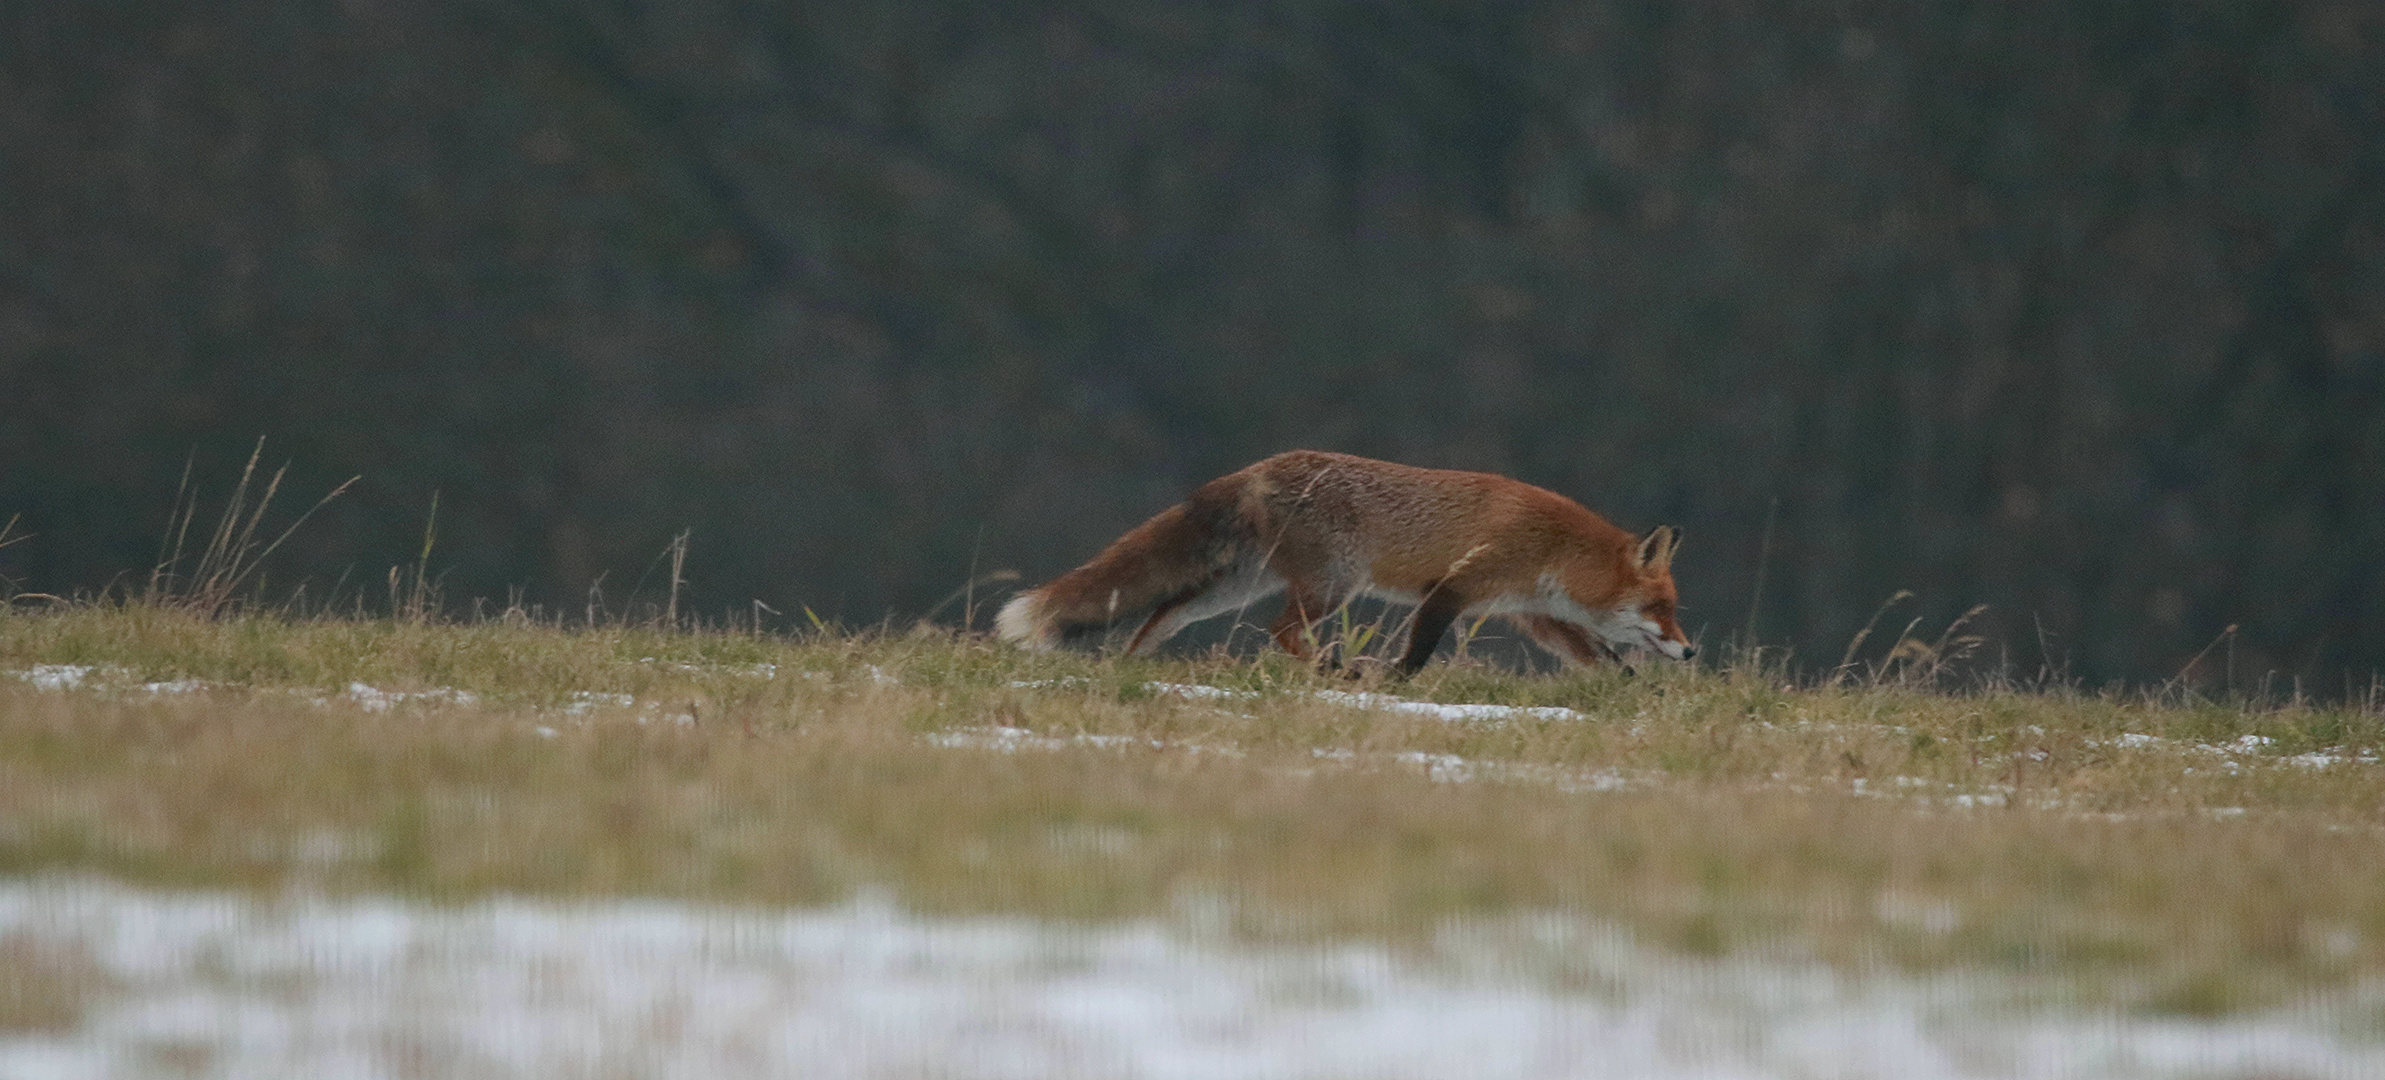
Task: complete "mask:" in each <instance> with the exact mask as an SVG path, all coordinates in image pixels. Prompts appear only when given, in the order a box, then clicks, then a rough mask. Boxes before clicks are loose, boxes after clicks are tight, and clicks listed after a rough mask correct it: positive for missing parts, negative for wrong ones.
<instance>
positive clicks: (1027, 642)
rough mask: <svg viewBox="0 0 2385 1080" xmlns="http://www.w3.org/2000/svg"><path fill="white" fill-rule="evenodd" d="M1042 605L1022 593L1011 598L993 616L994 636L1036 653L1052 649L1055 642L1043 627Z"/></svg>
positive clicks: (1030, 596)
mask: <svg viewBox="0 0 2385 1080" xmlns="http://www.w3.org/2000/svg"><path fill="white" fill-rule="evenodd" d="M1041 609H1042V605H1041V604H1038V603H1036V596H1035V594H1034V593H1031V592H1023V593H1020V594H1018V595H1017V596H1014V597H1011V598H1010V602H1009V603H1007V604H1004V605H1002V610H1001V611H1000V612H999V613H997V614H996V615H995V616H994V634H995V636H997V637H999V638H1001V639H1002V640H1004V641H1007V642H1010V643H1011V644H1013V645H1017V646H1020V647H1022V648H1028V649H1034V650H1036V651H1038V652H1041V651H1044V650H1047V649H1050V648H1052V647H1053V646H1054V645H1055V644H1057V642H1055V641H1053V640H1052V639H1053V637H1054V635H1053V634H1052V632H1051V630H1050V628H1048V627H1046V626H1045V625H1044V619H1043V611H1042V610H1041Z"/></svg>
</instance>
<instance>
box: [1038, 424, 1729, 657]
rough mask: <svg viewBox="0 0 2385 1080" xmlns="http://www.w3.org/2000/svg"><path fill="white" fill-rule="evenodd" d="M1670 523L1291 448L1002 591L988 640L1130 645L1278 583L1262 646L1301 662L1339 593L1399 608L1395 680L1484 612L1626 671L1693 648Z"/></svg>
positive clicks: (1456, 476) (1148, 644)
mask: <svg viewBox="0 0 2385 1080" xmlns="http://www.w3.org/2000/svg"><path fill="white" fill-rule="evenodd" d="M1680 544H1681V530H1679V529H1677V528H1674V527H1673V526H1670V525H1659V526H1657V527H1655V528H1654V529H1651V530H1650V531H1649V532H1648V534H1647V535H1645V536H1637V535H1634V534H1632V533H1630V532H1627V531H1625V530H1624V529H1622V528H1620V527H1618V526H1616V525H1615V524H1613V523H1611V522H1609V521H1608V520H1607V519H1605V518H1603V517H1600V516H1598V515H1597V514H1595V513H1592V512H1591V511H1590V510H1589V509H1588V508H1586V507H1584V506H1583V505H1582V504H1580V503H1578V502H1575V501H1573V500H1572V499H1569V498H1566V497H1565V496H1563V495H1559V494H1557V493H1556V492H1554V491H1550V490H1548V489H1546V488H1540V487H1535V486H1533V485H1531V484H1527V483H1524V482H1523V481H1521V480H1515V479H1511V478H1509V477H1505V476H1499V475H1496V474H1493V473H1479V472H1461V471H1456V470H1451V469H1427V468H1420V467H1417V466H1413V465H1400V464H1396V463H1393V462H1389V461H1377V460H1374V459H1372V458H1363V457H1357V456H1354V455H1350V454H1337V453H1330V452H1327V451H1323V450H1291V451H1286V452H1284V453H1280V454H1276V455H1275V456H1273V457H1269V458H1266V459H1264V460H1262V461H1259V462H1257V463H1255V464H1252V465H1250V466H1248V467H1246V468H1243V469H1241V470H1239V471H1236V472H1232V473H1228V474H1226V475H1225V476H1221V477H1218V478H1217V479H1215V480H1211V481H1209V482H1208V483H1206V484H1203V485H1201V486H1200V487H1199V488H1197V489H1195V490H1194V491H1193V493H1192V494H1191V496H1190V497H1188V498H1186V499H1185V500H1184V501H1183V502H1181V503H1178V504H1176V505H1174V506H1171V507H1169V508H1167V509H1165V510H1162V511H1160V512H1159V513H1158V514H1156V515H1154V516H1153V517H1152V518H1151V519H1150V520H1148V521H1145V522H1143V523H1142V524H1140V525H1137V526H1135V527H1134V528H1132V529H1130V530H1128V531H1127V532H1126V534H1125V535H1123V536H1120V537H1119V538H1118V539H1116V540H1114V541H1112V542H1111V543H1110V545H1109V546H1108V547H1106V548H1104V549H1102V551H1101V553H1100V554H1098V555H1095V556H1094V557H1093V559H1092V561H1090V562H1087V563H1085V564H1084V565H1083V566H1079V567H1077V568H1076V569H1074V570H1070V571H1069V572H1067V573H1065V574H1062V575H1060V576H1059V577H1057V578H1054V579H1052V580H1051V581H1049V582H1047V583H1045V584H1043V585H1040V586H1037V587H1036V588H1033V589H1028V590H1025V591H1023V592H1020V593H1018V594H1017V595H1015V596H1013V597H1012V598H1011V599H1010V600H1009V602H1007V603H1005V604H1004V605H1003V606H1002V608H1001V609H1000V611H999V612H998V613H997V614H996V615H995V619H994V627H995V634H996V636H997V637H999V638H1000V639H1002V640H1004V641H1008V642H1011V643H1013V644H1015V645H1019V646H1022V647H1025V648H1028V649H1031V650H1049V649H1056V648H1060V647H1062V646H1063V645H1065V644H1073V643H1077V642H1081V641H1083V640H1085V639H1088V638H1094V639H1099V638H1105V637H1106V636H1107V635H1108V634H1109V632H1110V631H1111V630H1112V629H1113V628H1115V627H1118V626H1121V625H1123V624H1124V623H1126V622H1127V621H1128V620H1135V619H1139V620H1140V624H1139V626H1138V628H1137V629H1136V630H1135V631H1134V634H1133V636H1132V637H1131V638H1129V639H1128V641H1127V645H1126V651H1127V653H1128V654H1130V655H1131V654H1135V653H1141V652H1147V651H1150V650H1152V649H1156V648H1158V647H1159V645H1160V644H1161V643H1163V642H1165V641H1167V640H1168V639H1169V638H1171V637H1173V636H1175V635H1176V634H1177V633H1178V632H1179V631H1181V630H1183V629H1184V628H1185V627H1187V626H1190V625H1192V624H1193V623H1196V622H1200V621H1202V620H1204V619H1209V618H1213V617H1215V616H1218V615H1222V614H1225V613H1226V612H1229V611H1237V610H1241V609H1244V608H1246V607H1248V606H1249V605H1252V604H1255V603H1258V602H1259V601H1262V600H1265V599H1267V598H1269V597H1271V596H1273V595H1275V594H1276V593H1279V592H1280V593H1283V594H1285V599H1284V606H1283V611H1282V613H1281V614H1280V615H1278V616H1277V617H1276V619H1275V621H1274V622H1273V624H1271V625H1270V626H1269V628H1268V635H1269V637H1270V638H1272V639H1273V640H1274V642H1275V644H1276V645H1277V646H1278V647H1279V648H1281V649H1283V650H1284V651H1285V652H1288V653H1290V654H1292V655H1293V656H1295V657H1298V658H1301V659H1304V660H1309V661H1310V662H1312V663H1313V662H1316V660H1317V657H1316V655H1315V653H1314V650H1312V648H1311V646H1312V645H1313V644H1314V643H1315V641H1316V639H1315V636H1314V634H1313V631H1314V629H1315V627H1316V626H1317V624H1318V623H1320V622H1322V621H1323V620H1324V619H1325V618H1326V617H1327V616H1329V615H1331V614H1332V613H1333V612H1335V611H1337V610H1339V609H1340V608H1341V607H1342V606H1343V605H1345V604H1347V603H1349V602H1350V601H1351V600H1352V599H1353V598H1356V597H1359V596H1372V597H1376V598H1379V599H1382V600H1386V601H1389V602H1392V603H1395V604H1401V605H1408V606H1412V607H1413V608H1414V609H1415V611H1414V614H1413V616H1412V618H1411V619H1410V620H1409V622H1410V627H1409V633H1408V641H1407V645H1406V648H1405V650H1404V651H1403V652H1402V654H1401V656H1400V659H1399V662H1398V664H1397V665H1396V669H1397V671H1398V674H1399V675H1400V677H1402V678H1406V677H1408V676H1412V675H1414V674H1415V673H1416V672H1417V671H1418V670H1420V669H1422V668H1423V667H1424V665H1425V663H1426V661H1428V660H1430V659H1431V658H1432V655H1433V650H1434V649H1435V648H1437V647H1438V646H1439V644H1440V641H1441V637H1442V635H1443V634H1444V633H1446V632H1447V631H1448V629H1449V627H1450V625H1451V624H1452V623H1454V622H1456V621H1457V620H1458V619H1460V618H1468V617H1476V616H1482V617H1498V618H1500V619H1502V620H1504V621H1505V622H1507V623H1509V624H1511V625H1513V626H1514V627H1516V628H1517V629H1518V630H1520V631H1521V632H1522V633H1523V634H1524V635H1525V636H1526V637H1527V638H1529V639H1531V640H1532V641H1533V642H1534V643H1535V644H1537V645H1539V646H1540V647H1541V648H1542V649H1545V650H1547V651H1548V652H1549V653H1551V654H1553V655H1554V656H1556V657H1557V658H1558V659H1559V660H1561V661H1563V662H1565V663H1567V664H1572V665H1578V666H1582V667H1597V666H1601V665H1604V664H1615V665H1618V666H1621V667H1622V668H1623V670H1624V671H1626V672H1629V671H1630V670H1631V669H1630V667H1629V665H1628V664H1625V663H1624V661H1623V656H1622V653H1623V651H1624V650H1639V649H1649V650H1653V651H1655V652H1657V653H1659V654H1661V655H1663V656H1666V657H1669V658H1671V659H1674V660H1688V659H1690V658H1691V657H1693V656H1695V655H1697V647H1696V646H1695V645H1692V644H1691V643H1690V641H1689V638H1688V637H1687V636H1686V635H1684V634H1683V633H1682V632H1681V624H1680V622H1679V621H1678V618H1677V615H1676V607H1677V605H1678V603H1679V600H1678V595H1677V593H1676V590H1675V588H1674V585H1673V569H1672V567H1673V554H1674V552H1675V551H1676V550H1677V549H1678V548H1679V547H1680Z"/></svg>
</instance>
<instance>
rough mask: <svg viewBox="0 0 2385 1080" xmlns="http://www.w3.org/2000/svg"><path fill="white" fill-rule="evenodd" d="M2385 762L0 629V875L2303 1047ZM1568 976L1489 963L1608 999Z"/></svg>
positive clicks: (2212, 733) (1610, 710)
mask: <svg viewBox="0 0 2385 1080" xmlns="http://www.w3.org/2000/svg"><path fill="white" fill-rule="evenodd" d="M1457 705H1466V706H1476V707H1475V708H1454V707H1450V706H1457ZM2381 751H2385V712H2381V711H2380V707H2379V703H2377V702H2375V701H2370V702H2365V703H2364V702H2359V701H2354V702H2350V703H2337V704H2316V703H2311V702H2307V701H2301V702H2296V701H2285V702H2267V703H2249V702H2244V701H2215V700H2206V699H2204V698H2201V697H2196V696H2192V695H2189V694H2186V693H2184V692H2182V691H2176V692H2171V693H2168V694H2119V693H2110V694H2105V693H2091V692H2086V691H2082V690H2078V689H2075V688H2067V687H2062V686H2059V685H2054V686H2038V687H2023V686H2018V685H2011V684H2009V683H2006V682H1998V681H1994V680H1990V681H1987V682H1984V683H1979V684H1976V685H1967V686H1961V687H1946V686H1937V685H1931V684H1930V682H1929V680H1926V679H1922V678H1920V677H1918V676H1916V677H1913V678H1909V679H1897V678H1888V677H1875V676H1872V675H1870V674H1865V675H1862V676H1860V677H1851V678H1845V679H1840V680H1837V681H1835V682H1828V681H1816V680H1810V679H1806V680H1800V679H1793V678H1790V677H1788V676H1786V675H1784V674H1783V673H1782V672H1780V671H1779V670H1776V669H1774V668H1772V667H1770V666H1767V665H1764V664H1761V663H1755V662H1750V661H1747V660H1745V659H1742V660H1739V661H1736V662H1733V661H1728V660H1726V661H1724V662H1722V663H1720V664H1717V665H1709V666H1699V667H1690V666H1686V665H1669V664H1661V663H1644V664H1642V665H1641V667H1640V670H1639V673H1638V674H1637V675H1636V676H1633V677H1626V676H1624V675H1622V674H1620V673H1615V672H1601V673H1573V674H1565V675H1555V676H1550V675H1526V674H1516V673H1512V672H1509V671H1505V670H1502V669H1499V668H1495V667H1491V666H1486V665H1482V664H1477V663H1472V662H1458V663H1436V664H1435V665H1433V666H1431V667H1428V668H1427V669H1426V670H1425V671H1424V672H1423V673H1422V674H1420V675H1419V676H1418V677H1417V678H1416V679H1415V680H1413V681H1412V682H1409V683H1405V684H1400V683H1383V684H1373V683H1353V682H1350V681H1345V680H1342V679H1338V678H1331V677H1324V676H1319V675H1316V674H1313V673H1311V672H1309V671H1307V670H1305V669H1302V668H1300V667H1297V666H1295V665H1294V664H1292V663H1291V662H1289V661H1288V660H1287V659H1286V658H1284V657H1281V656H1276V655H1267V656H1261V657H1257V658H1251V657H1243V658H1232V657H1224V656H1214V655H1213V656H1207V657H1198V658H1188V659H1159V660H1124V659H1116V658H1096V657H1088V656H1074V655H1060V656H1042V655H1029V654H1024V653H1020V652H1017V651H1014V650H1011V649H1008V648H1006V647H1002V646H998V645H995V644H992V643H989V642H986V641H983V640H979V639H977V638H974V637H969V636H965V635H957V634H955V633H953V632H950V631H947V630H935V629H921V630H918V631H916V632H911V633H891V632H868V633H845V632H839V631H835V630H833V629H822V630H821V631H819V632H816V633H806V634H803V635H797V636H787V635H772V634H754V633H743V632H735V631H729V630H720V629H710V630H704V629H673V628H668V627H665V626H663V625H659V624H657V625H601V626H596V627H593V628H590V627H577V628H574V627H565V626H561V625H554V624H542V623H540V622H538V621H535V620H532V619H529V618H525V617H522V616H521V614H520V613H518V612H517V613H514V614H513V615H511V616H510V617H500V618H490V619H485V620H480V621H471V622H453V621H441V620H438V619H433V618H416V619H396V620H390V619H359V618H335V617H320V618H316V617H307V618H300V617H291V616H286V615H274V614H237V613H234V614H224V615H219V616H217V617H203V616H201V615H198V614H194V613H191V612H189V611H185V610H181V609H177V608H176V607H173V606H171V605H160V604H141V603H131V604H93V603H80V604H65V603H59V604H53V605H48V606H43V605H39V604H20V605H18V606H17V607H16V608H15V609H13V610H10V611H9V612H8V613H7V614H5V615H0V879H6V880H17V881H81V880H100V881H107V882H113V883H116V885H120V886H124V887H131V888H136V889H147V890H167V891H174V892H182V893H188V892H200V893H206V894H209V895H215V894H221V893H230V894H233V895H251V896H259V897H290V896H306V897H315V898H328V900H330V901H339V900H340V899H341V898H351V899H366V898H374V897H399V898H403V899H405V901H406V902H408V903H415V904H421V905H428V908H426V909H425V910H437V909H453V908H456V907H457V906H459V905H465V906H468V905H472V904H477V903H486V902H490V901H492V900H497V899H504V900H507V901H515V900H531V901H559V902H568V903H575V904H577V903H590V902H600V901H612V900H619V899H623V898H634V899H638V900H643V901H655V902H669V903H685V904H694V905H699V906H703V907H706V908H719V909H731V910H748V911H751V910H764V911H771V910H794V909H803V910H815V909H829V908H835V907H837V906H839V905H852V904H855V903H864V904H883V905H886V907H887V908H888V909H889V910H892V911H898V912H901V913H904V916H905V917H917V918H928V919H934V918H983V917H998V918H1003V919H1025V920H1032V921H1033V922H1034V923H1035V924H1037V925H1046V926H1076V927H1080V928H1082V929H1083V930H1084V932H1087V933H1096V932H1101V928H1105V927H1119V926H1129V925H1167V926H1178V927H1196V928H1198V929H1199V932H1200V933H1201V934H1203V935H1206V936H1207V938H1208V939H1211V940H1216V941H1220V942H1226V943H1232V944H1234V945H1235V946H1237V947H1250V948H1327V947H1340V946H1345V945H1354V946H1363V947H1366V948H1370V949H1379V950H1382V951H1383V952H1384V953H1385V955H1389V956H1394V957H1397V956H1419V957H1423V956H1430V955H1433V954H1434V953H1435V951H1436V950H1444V949H1445V947H1446V945H1447V942H1448V941H1449V940H1450V935H1451V934H1452V933H1453V932H1460V931H1463V930H1464V929H1465V928H1468V927H1500V926H1507V927H1515V926H1528V925H1540V923H1535V922H1534V921H1535V920H1541V921H1542V923H1545V920H1547V919H1550V918H1557V919H1562V920H1577V921H1580V922H1581V923H1582V924H1584V925H1596V926H1599V927H1605V928H1611V929H1614V930H1617V931H1619V932H1620V933H1622V934H1624V935H1627V936H1628V938H1629V939H1630V940H1631V941H1632V942H1633V943H1635V947H1637V948H1645V949H1647V950H1651V951H1652V952H1654V953H1655V954H1660V955H1663V956H1667V957H1674V958H1678V959H1679V960H1680V962H1682V963H1685V964H1694V963H1710V962H1729V961H1736V960H1742V959H1751V958H1752V959H1760V960H1763V961H1765V962H1777V963H1787V964H1798V965H1807V966H1809V967H1813V968H1817V969H1819V970H1825V971H1830V972H1837V973H1840V975H1841V976H1843V977H1846V978H1849V979H1856V980H1861V979H1867V978H1891V979H1902V980H1907V981H1911V980H1932V979H1944V978H1962V979H1965V980H1970V981H1971V982H1972V983H1973V984H1975V985H1983V986H1989V987H1992V988H1993V991H1992V995H1991V996H1993V997H1994V998H1996V999H1997V1000H1998V1001H1999V1002H2002V1003H2004V1004H2011V1005H2014V1006H2016V1007H2021V1008H2026V1009H2054V1010H2081V1009H2084V1010H2094V1011H2095V1012H2096V1013H2097V1014H2098V1015H2118V1016H2124V1017H2127V1016H2133V1017H2143V1018H2153V1019H2158V1018H2161V1017H2174V1018H2182V1019H2184V1020H2188V1021H2195V1022H2200V1021H2204V1020H2213V1019H2225V1018H2228V1017H2238V1016H2258V1015H2270V1014H2272V1013H2274V1012H2275V1011H2276V1010H2280V1009H2291V1008H2297V1007H2304V1006H2308V1005H2310V1004H2311V1003H2314V1002H2339V1003H2340V1002H2353V1003H2356V1006H2355V1007H2353V1008H2352V1009H2351V1011H2350V1012H2348V1013H2346V1012H2343V1011H2342V1010H2340V1009H2339V1010H2337V1011H2336V1012H2335V1013H2331V1014H2330V1015H2331V1017H2332V1019H2330V1021H2329V1023H2331V1024H2334V1025H2336V1028H2337V1029H2339V1030H2342V1031H2345V1032H2348V1033H2349V1037H2352V1038H2354V1039H2356V1040H2358V1041H2361V1042H2364V1043H2375V1042H2378V1041H2385V1008H2380V1006H2379V1004H2378V997H2377V995H2376V993H2375V988H2376V984H2377V979H2378V977H2379V975H2380V973H2385V873H2380V872H2379V868H2380V867H2381V866H2385V763H2381V762H2380V760H2379V759H2380V752H2381ZM111 887H114V886H111ZM1568 956H1569V954H1568V953H1567V952H1566V951H1565V950H1563V949H1549V950H1540V951H1537V952H1535V951H1533V950H1523V951H1522V952H1517V951H1515V950H1510V951H1509V953H1507V954H1506V959H1505V960H1502V961H1501V963H1503V964H1507V965H1509V966H1510V967H1513V968H1515V970H1516V971H1518V972H1521V975H1519V977H1524V978H1528V979H1530V980H1534V981H1536V982H1537V983H1538V984H1540V985H1545V986H1551V987H1556V988H1558V989H1559V990H1561V991H1565V992H1593V991H1596V990H1597V986H1596V985H1593V984H1595V983H1597V982H1598V980H1599V979H1600V978H1602V977H1603V976H1600V975H1599V974H1598V971H1597V968H1596V965H1595V964H1590V963H1587V962H1576V961H1574V960H1569V959H1568ZM87 961H88V958H87V957H86V958H82V959H78V957H77V955H76V954H74V953H73V952H72V950H60V949H56V948H50V947H47V946H43V945H41V944H40V943H39V942H36V941H34V940H33V939H31V938H27V937H25V936H24V935H23V934H21V933H20V934H18V935H16V936H14V937H12V936H10V935H8V934H6V933H0V971H5V972H6V973H7V976H8V977H7V978H6V979H5V980H0V986H4V987H5V988H6V989H5V990H0V1033H5V1032H8V1031H44V1030H48V1031H64V1030H71V1029H72V1028H73V1027H74V1026H75V1025H76V1024H77V1023H78V1022H79V1021H80V1020H81V1018H82V1017H83V1015H84V1010H86V1009H90V1008H99V1007H101V1006H102V1005H104V1003H105V1002H106V1000H107V995H108V994H109V993H111V990H110V989H109V982H110V978H112V976H109V975H108V974H107V973H105V972H101V971H95V970H93V965H92V964H91V963H89V962H87ZM1536 965H1537V966H1536ZM4 1064H5V1062H4V1061H0V1065H4ZM5 1071H6V1070H5V1068H0V1073H4V1072H5Z"/></svg>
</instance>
